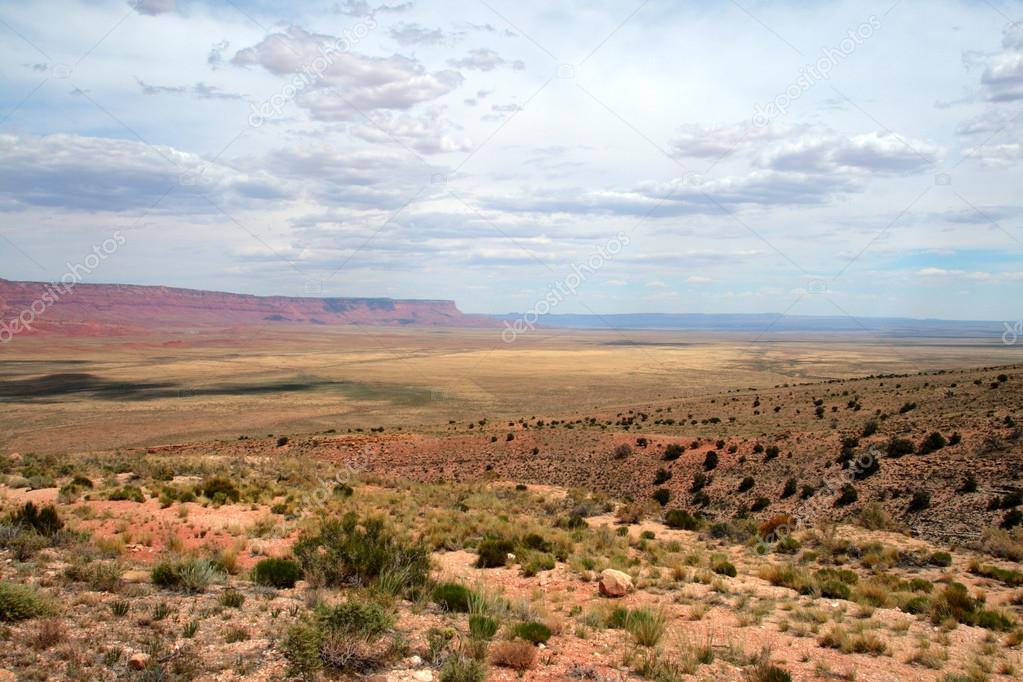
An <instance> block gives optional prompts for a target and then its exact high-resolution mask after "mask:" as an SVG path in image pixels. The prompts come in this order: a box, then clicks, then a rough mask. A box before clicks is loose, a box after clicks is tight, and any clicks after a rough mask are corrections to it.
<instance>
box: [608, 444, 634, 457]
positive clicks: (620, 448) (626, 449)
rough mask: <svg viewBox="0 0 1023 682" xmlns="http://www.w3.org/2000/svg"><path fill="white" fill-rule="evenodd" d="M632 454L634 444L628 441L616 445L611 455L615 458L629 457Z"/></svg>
mask: <svg viewBox="0 0 1023 682" xmlns="http://www.w3.org/2000/svg"><path fill="white" fill-rule="evenodd" d="M631 455H632V446H631V445H629V444H628V443H620V444H618V445H616V446H615V448H614V450H612V451H611V456H612V457H614V458H615V459H627V458H628V457H630V456H631Z"/></svg>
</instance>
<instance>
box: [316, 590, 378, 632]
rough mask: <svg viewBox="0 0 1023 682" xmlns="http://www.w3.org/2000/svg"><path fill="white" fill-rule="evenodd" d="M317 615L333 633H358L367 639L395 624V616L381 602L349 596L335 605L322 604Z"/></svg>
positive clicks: (323, 625)
mask: <svg viewBox="0 0 1023 682" xmlns="http://www.w3.org/2000/svg"><path fill="white" fill-rule="evenodd" d="M316 616H317V618H318V619H319V622H320V624H321V625H322V627H323V629H324V630H325V631H327V632H331V633H345V634H350V635H356V636H358V637H361V638H363V639H366V640H371V639H373V638H375V637H379V636H380V635H382V634H384V633H385V632H387V631H388V630H390V629H391V628H392V627H393V626H394V616H393V615H392V614H391V613H390V612H389V611H388V610H387V609H385V608H384V607H383V606H381V605H380V604H378V603H376V602H374V601H369V600H364V599H355V598H349V599H348V600H347V601H343V602H341V603H340V604H336V605H334V606H321V607H320V608H319V609H317V612H316Z"/></svg>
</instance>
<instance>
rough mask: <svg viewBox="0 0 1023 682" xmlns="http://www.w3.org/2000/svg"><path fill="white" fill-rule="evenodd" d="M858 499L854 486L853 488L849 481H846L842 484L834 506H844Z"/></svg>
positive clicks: (858, 495)
mask: <svg viewBox="0 0 1023 682" xmlns="http://www.w3.org/2000/svg"><path fill="white" fill-rule="evenodd" d="M858 499H860V494H859V493H858V492H856V488H854V487H853V485H852V484H851V483H846V484H845V485H844V486H842V494H841V495H839V496H838V499H837V500H835V506H836V507H845V506H848V505H850V504H852V503H853V502H855V501H856V500H858Z"/></svg>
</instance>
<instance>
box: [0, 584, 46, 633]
mask: <svg viewBox="0 0 1023 682" xmlns="http://www.w3.org/2000/svg"><path fill="white" fill-rule="evenodd" d="M56 610H57V609H56V605H55V604H54V603H53V601H52V600H51V599H50V598H49V597H47V596H45V595H44V594H42V593H40V592H39V591H38V590H37V589H36V588H34V587H32V586H31V585H22V584H21V583H9V582H0V622H2V623H12V622H15V621H19V620H29V619H31V618H37V617H39V616H48V615H50V614H52V613H54V612H56Z"/></svg>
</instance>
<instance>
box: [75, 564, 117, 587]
mask: <svg viewBox="0 0 1023 682" xmlns="http://www.w3.org/2000/svg"><path fill="white" fill-rule="evenodd" d="M122 572H123V571H122V569H121V566H120V565H119V564H117V563H116V562H111V561H91V562H85V561H73V562H72V563H71V564H70V565H69V566H68V567H67V568H66V569H64V575H65V577H67V579H68V580H73V581H75V582H83V583H88V585H89V587H90V588H92V589H93V590H96V591H99V592H116V591H117V588H118V587H120V585H121V574H122Z"/></svg>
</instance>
